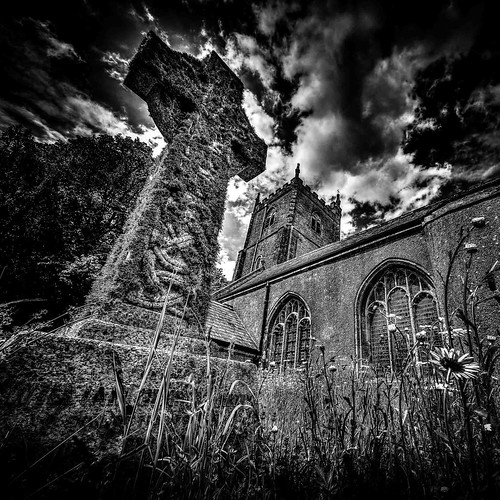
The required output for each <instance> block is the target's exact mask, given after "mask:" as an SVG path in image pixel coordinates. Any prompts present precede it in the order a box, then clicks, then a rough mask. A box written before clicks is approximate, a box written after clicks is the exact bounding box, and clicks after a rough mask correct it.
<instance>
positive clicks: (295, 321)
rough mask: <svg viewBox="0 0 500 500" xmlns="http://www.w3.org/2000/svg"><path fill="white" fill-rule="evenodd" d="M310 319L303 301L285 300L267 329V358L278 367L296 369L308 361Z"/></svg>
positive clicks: (293, 298) (296, 298)
mask: <svg viewBox="0 0 500 500" xmlns="http://www.w3.org/2000/svg"><path fill="white" fill-rule="evenodd" d="M311 341H312V338H311V318H310V314H309V310H308V308H307V306H306V304H305V303H304V301H303V300H301V299H299V298H298V297H296V296H293V297H290V298H289V299H288V300H286V301H285V302H284V303H283V304H282V305H281V307H280V308H279V309H278V311H277V312H276V313H275V314H274V317H273V320H272V321H271V323H270V328H269V343H268V352H267V357H268V360H269V361H272V362H274V363H275V364H276V365H278V366H283V367H297V366H299V365H300V364H301V363H303V362H304V361H307V360H308V359H309V354H310V349H311Z"/></svg>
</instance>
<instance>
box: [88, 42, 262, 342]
mask: <svg viewBox="0 0 500 500" xmlns="http://www.w3.org/2000/svg"><path fill="white" fill-rule="evenodd" d="M125 85H126V86H127V87H129V88H130V89H131V90H133V91H134V92H135V93H136V94H137V95H139V96H140V97H141V98H143V99H144V100H145V101H146V103H147V105H148V108H149V112H150V114H151V116H152V118H153V120H154V121H155V123H156V125H157V126H158V129H159V130H160V132H161V133H162V134H163V136H164V138H165V141H166V148H165V150H164V152H163V154H162V155H161V157H160V158H159V161H158V162H157V165H156V170H155V171H154V172H152V173H151V175H150V177H149V179H148V182H147V184H146V186H145V187H144V190H143V192H142V194H141V196H140V198H139V200H138V203H137V206H136V208H135V210H134V212H133V213H132V215H131V217H130V218H129V220H128V223H127V225H126V228H125V232H124V234H123V236H122V237H121V238H120V239H119V240H118V242H117V243H116V245H115V247H114V249H113V251H112V252H111V254H110V256H109V258H108V261H107V263H106V265H105V266H104V269H103V271H102V273H101V275H100V277H99V278H98V280H97V281H96V283H95V285H94V287H93V290H92V292H91V294H90V297H89V304H97V305H98V310H97V311H96V310H94V311H93V313H92V315H93V317H99V318H101V319H106V320H109V321H112V322H114V323H118V324H125V325H131V326H138V327H141V326H147V327H149V328H153V327H154V323H155V322H156V321H157V315H154V314H153V315H151V314H150V313H151V311H159V310H161V309H162V306H163V305H164V303H165V301H167V315H168V316H170V317H171V318H179V317H182V318H183V322H184V324H185V325H186V326H188V327H189V326H191V327H193V330H196V329H197V328H198V326H199V325H204V322H205V319H206V313H207V307H208V303H209V291H210V277H211V274H212V271H213V267H214V265H215V260H216V257H217V253H218V243H217V236H218V234H219V231H220V229H221V226H222V220H223V215H224V202H225V197H226V191H227V185H228V181H229V179H230V178H231V177H233V176H235V175H239V176H240V177H241V178H242V179H243V180H245V181H248V180H251V179H252V178H254V177H255V176H256V175H258V174H259V173H261V172H262V171H264V169H265V158H266V151H267V147H266V145H265V144H264V142H263V141H262V139H260V138H259V137H258V136H257V135H256V134H255V132H254V131H253V128H252V126H251V125H250V123H249V121H248V119H247V117H246V115H245V113H244V112H243V109H242V107H241V103H242V98H243V84H242V83H241V81H240V80H239V79H238V78H237V77H236V75H235V74H234V73H233V72H232V71H231V70H230V69H229V68H228V67H227V66H226V64H225V63H224V62H223V61H222V60H221V58H220V57H219V56H218V55H217V54H216V53H215V52H212V53H211V54H210V55H209V56H208V57H207V58H205V59H204V60H198V59H196V58H194V57H192V56H190V55H189V54H185V53H180V52H176V51H174V50H172V49H170V48H169V47H168V46H166V45H165V44H164V43H163V42H162V41H161V40H160V38H159V37H158V36H157V35H155V34H154V33H152V32H150V33H149V34H148V35H147V36H146V38H145V40H144V41H143V42H142V44H141V46H140V48H139V50H138V52H137V54H136V55H135V57H134V58H133V59H132V61H131V63H130V66H129V73H128V75H127V77H126V79H125ZM176 321H177V320H176ZM166 324H169V321H167V322H166ZM79 335H80V336H85V335H86V334H85V332H84V331H81V332H80V334H79Z"/></svg>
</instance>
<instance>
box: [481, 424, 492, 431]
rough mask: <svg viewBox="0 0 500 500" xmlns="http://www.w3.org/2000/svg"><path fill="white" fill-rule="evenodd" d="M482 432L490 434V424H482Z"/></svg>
mask: <svg viewBox="0 0 500 500" xmlns="http://www.w3.org/2000/svg"><path fill="white" fill-rule="evenodd" d="M483 427H484V430H485V431H486V432H492V431H493V426H492V425H491V424H484V426H483Z"/></svg>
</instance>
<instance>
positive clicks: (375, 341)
mask: <svg viewBox="0 0 500 500" xmlns="http://www.w3.org/2000/svg"><path fill="white" fill-rule="evenodd" d="M360 312H361V325H360V326H361V347H362V352H363V356H364V357H365V358H368V360H369V361H370V363H371V364H372V365H373V366H374V368H375V369H376V371H377V372H379V373H383V372H385V371H396V372H397V371H399V370H401V369H402V367H403V366H404V364H405V363H406V362H407V361H409V358H408V357H409V356H411V357H412V358H413V361H426V360H427V359H426V351H425V350H424V349H414V346H415V345H416V343H417V338H416V335H417V332H419V331H422V330H426V331H427V332H431V336H430V338H429V339H427V340H428V342H429V343H432V345H433V346H438V345H442V338H441V333H440V330H441V328H440V325H439V319H438V318H439V316H438V309H437V303H436V298H435V295H434V289H433V286H432V284H431V283H430V281H429V280H428V278H427V277H425V276H424V275H423V274H422V273H420V272H417V271H415V270H413V269H409V268H407V267H404V266H390V267H388V268H386V269H385V270H384V271H382V272H381V273H380V274H379V275H378V276H377V277H376V278H375V280H374V281H373V282H372V283H371V285H370V286H369V287H368V289H367V291H366V293H365V295H364V298H362V303H361V311H360Z"/></svg>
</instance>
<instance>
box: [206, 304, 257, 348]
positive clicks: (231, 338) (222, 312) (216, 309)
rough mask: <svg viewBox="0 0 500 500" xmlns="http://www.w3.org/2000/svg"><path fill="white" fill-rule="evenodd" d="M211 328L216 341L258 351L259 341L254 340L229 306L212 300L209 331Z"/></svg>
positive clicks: (208, 322)
mask: <svg viewBox="0 0 500 500" xmlns="http://www.w3.org/2000/svg"><path fill="white" fill-rule="evenodd" d="M210 327H211V332H210V336H211V337H212V338H213V339H214V340H220V341H223V342H229V343H234V344H235V345H236V346H241V347H245V348H248V349H252V350H258V349H259V344H258V340H257V339H254V338H253V337H252V336H251V335H250V334H249V333H248V332H247V331H246V329H245V327H244V326H243V323H242V321H241V319H240V317H239V316H238V314H237V313H236V311H235V310H234V309H233V308H232V306H230V305H228V304H221V303H220V302H216V301H214V300H212V301H211V302H210V306H209V308H208V318H207V326H206V328H207V330H208V328H210Z"/></svg>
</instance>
